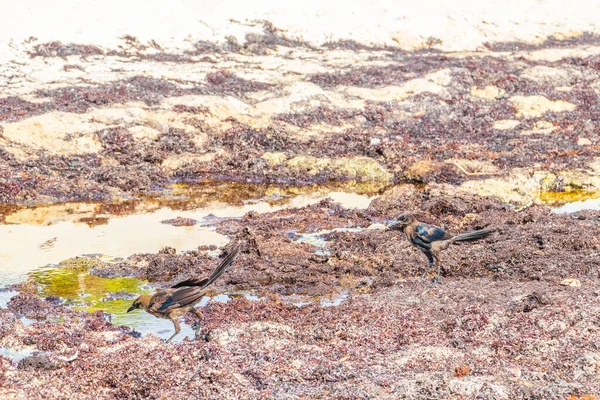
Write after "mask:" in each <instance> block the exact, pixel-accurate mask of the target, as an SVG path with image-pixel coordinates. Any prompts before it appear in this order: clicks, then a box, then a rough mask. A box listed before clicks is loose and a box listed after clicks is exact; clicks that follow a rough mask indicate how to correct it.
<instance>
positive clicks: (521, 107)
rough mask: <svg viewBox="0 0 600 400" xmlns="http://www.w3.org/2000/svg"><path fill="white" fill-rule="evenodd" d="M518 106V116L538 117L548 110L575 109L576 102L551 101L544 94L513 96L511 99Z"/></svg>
mask: <svg viewBox="0 0 600 400" xmlns="http://www.w3.org/2000/svg"><path fill="white" fill-rule="evenodd" d="M509 100H510V101H511V102H512V103H513V105H514V106H515V107H516V108H517V117H519V118H536V117H541V116H542V115H544V113H546V112H548V111H554V112H561V111H573V110H574V109H575V107H576V106H575V104H572V103H569V102H566V101H563V100H557V101H551V100H548V99H547V98H546V97H544V96H537V95H536V96H513V97H511V98H510V99H509Z"/></svg>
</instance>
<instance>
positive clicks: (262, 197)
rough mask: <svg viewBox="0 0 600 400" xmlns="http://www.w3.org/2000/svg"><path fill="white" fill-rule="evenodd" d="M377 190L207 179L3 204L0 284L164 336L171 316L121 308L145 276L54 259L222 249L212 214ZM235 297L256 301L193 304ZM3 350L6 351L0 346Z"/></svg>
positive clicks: (348, 199) (139, 290)
mask: <svg viewBox="0 0 600 400" xmlns="http://www.w3.org/2000/svg"><path fill="white" fill-rule="evenodd" d="M380 190H381V187H380V186H371V185H363V184H354V183H347V184H340V185H310V186H302V187H290V186H276V185H254V184H240V183H212V182H208V183H203V184H198V185H192V186H187V185H173V186H171V187H170V188H168V190H167V191H166V192H165V193H164V196H162V197H160V198H147V199H141V200H135V201H124V202H120V203H112V204H106V203H67V204H58V205H49V206H42V207H36V208H21V209H15V208H14V207H12V208H5V209H4V211H1V210H0V243H4V244H9V245H6V246H3V247H2V248H0V287H3V286H6V285H8V284H10V283H15V282H18V281H22V280H24V279H26V278H33V279H35V280H36V282H37V283H38V285H39V288H40V295H41V296H44V297H45V296H58V297H60V298H61V299H62V300H63V301H64V302H65V304H68V305H71V306H72V307H74V308H76V309H83V310H87V311H95V310H103V311H105V312H108V313H110V314H111V321H112V322H113V323H114V324H117V325H121V324H123V325H127V326H130V327H132V328H134V329H136V330H137V331H139V332H140V333H142V334H147V333H153V334H155V335H158V336H159V337H161V338H168V337H169V336H171V334H172V333H173V324H172V323H171V322H170V321H168V320H160V319H157V318H155V317H153V316H151V315H149V314H147V313H145V312H141V311H136V312H132V313H127V312H126V310H127V308H128V307H129V306H130V305H131V302H132V300H133V298H135V297H136V296H137V295H139V294H143V293H153V292H154V289H153V288H152V287H151V286H149V285H148V284H147V283H146V282H145V281H140V280H138V279H135V278H129V277H121V278H114V279H107V278H101V277H97V276H93V275H89V274H88V273H87V272H86V271H80V270H72V269H66V268H56V266H57V264H58V263H60V262H61V261H63V260H66V259H69V258H72V257H76V256H81V255H86V254H94V255H101V257H102V259H103V260H104V261H107V260H111V259H116V260H118V258H119V257H127V256H130V255H131V254H134V253H141V252H157V251H158V250H160V249H161V248H163V247H164V246H170V247H174V248H176V249H177V250H178V251H184V250H192V249H196V248H197V247H198V246H201V245H206V246H208V245H215V246H218V247H221V246H223V245H225V244H226V243H227V242H228V241H229V239H228V238H227V237H226V236H224V235H221V234H219V233H217V232H216V231H215V228H214V226H213V223H214V220H215V219H216V218H239V217H242V216H243V215H244V214H246V213H247V212H249V211H255V212H259V213H265V212H272V211H276V210H280V209H283V208H292V207H303V206H306V205H310V204H314V203H317V202H319V201H321V200H322V199H324V198H327V197H330V198H332V200H334V201H336V202H339V203H341V204H342V205H343V206H344V207H348V208H366V207H367V206H368V205H369V203H370V202H371V200H372V199H373V198H374V197H375V196H377V193H378V192H379V191H380ZM177 218H179V219H181V218H185V219H188V220H187V221H186V222H187V224H186V225H189V226H173V225H171V224H168V223H165V221H167V220H172V219H177ZM321 234H322V233H321ZM15 294H16V292H14V291H5V292H0V307H5V306H6V304H7V302H8V301H9V299H10V297H12V296H13V295H15ZM240 295H243V296H245V297H246V298H248V299H250V300H260V299H259V298H258V297H257V296H256V295H254V294H253V293H242V294H239V293H230V294H221V295H218V296H215V297H214V298H212V299H209V298H205V299H203V301H202V302H201V303H200V304H199V306H200V307H201V306H203V305H205V304H206V303H207V302H208V301H219V302H227V301H230V300H231V299H232V298H233V297H235V296H240ZM344 296H347V294H346V295H344ZM344 296H340V297H336V298H334V299H329V300H328V299H325V300H319V301H321V303H322V305H324V306H328V305H335V304H339V303H338V302H341V301H343V299H345V297H344ZM310 300H311V299H302V300H301V302H304V301H305V302H310ZM29 322H30V323H35V321H29ZM194 334H195V332H194V330H193V329H192V328H191V327H189V326H186V325H185V324H182V332H181V334H180V335H179V336H178V337H177V338H176V339H175V340H174V341H175V342H179V341H182V340H184V339H185V338H193V337H194ZM2 351H3V352H5V353H6V352H10V351H11V350H10V349H0V352H2ZM7 354H8V353H7ZM10 356H11V358H15V357H17V356H16V355H14V354H10Z"/></svg>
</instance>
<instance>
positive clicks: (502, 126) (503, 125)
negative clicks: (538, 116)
mask: <svg viewBox="0 0 600 400" xmlns="http://www.w3.org/2000/svg"><path fill="white" fill-rule="evenodd" d="M520 123H521V121H518V120H516V119H502V120H499V121H494V123H493V124H492V128H494V129H498V130H501V131H504V130H508V129H513V128H515V127H516V126H517V125H519V124H520Z"/></svg>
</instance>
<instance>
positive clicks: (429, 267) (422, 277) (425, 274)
mask: <svg viewBox="0 0 600 400" xmlns="http://www.w3.org/2000/svg"><path fill="white" fill-rule="evenodd" d="M431 267H433V262H430V263H429V266H428V267H427V270H425V273H424V274H423V275H421V280H423V279H425V277H426V276H427V273H428V272H429V270H430V269H431Z"/></svg>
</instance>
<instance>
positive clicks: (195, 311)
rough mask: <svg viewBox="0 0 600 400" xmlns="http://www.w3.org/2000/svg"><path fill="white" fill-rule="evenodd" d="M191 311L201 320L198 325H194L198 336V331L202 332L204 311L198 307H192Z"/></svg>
mask: <svg viewBox="0 0 600 400" xmlns="http://www.w3.org/2000/svg"><path fill="white" fill-rule="evenodd" d="M190 311H191V312H192V314H194V315H195V316H196V317H198V320H199V321H198V322H197V323H196V324H195V325H196V326H195V327H194V331H195V334H196V337H198V332H200V328H201V327H202V313H201V312H200V310H198V309H197V308H192V309H191V310H190Z"/></svg>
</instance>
